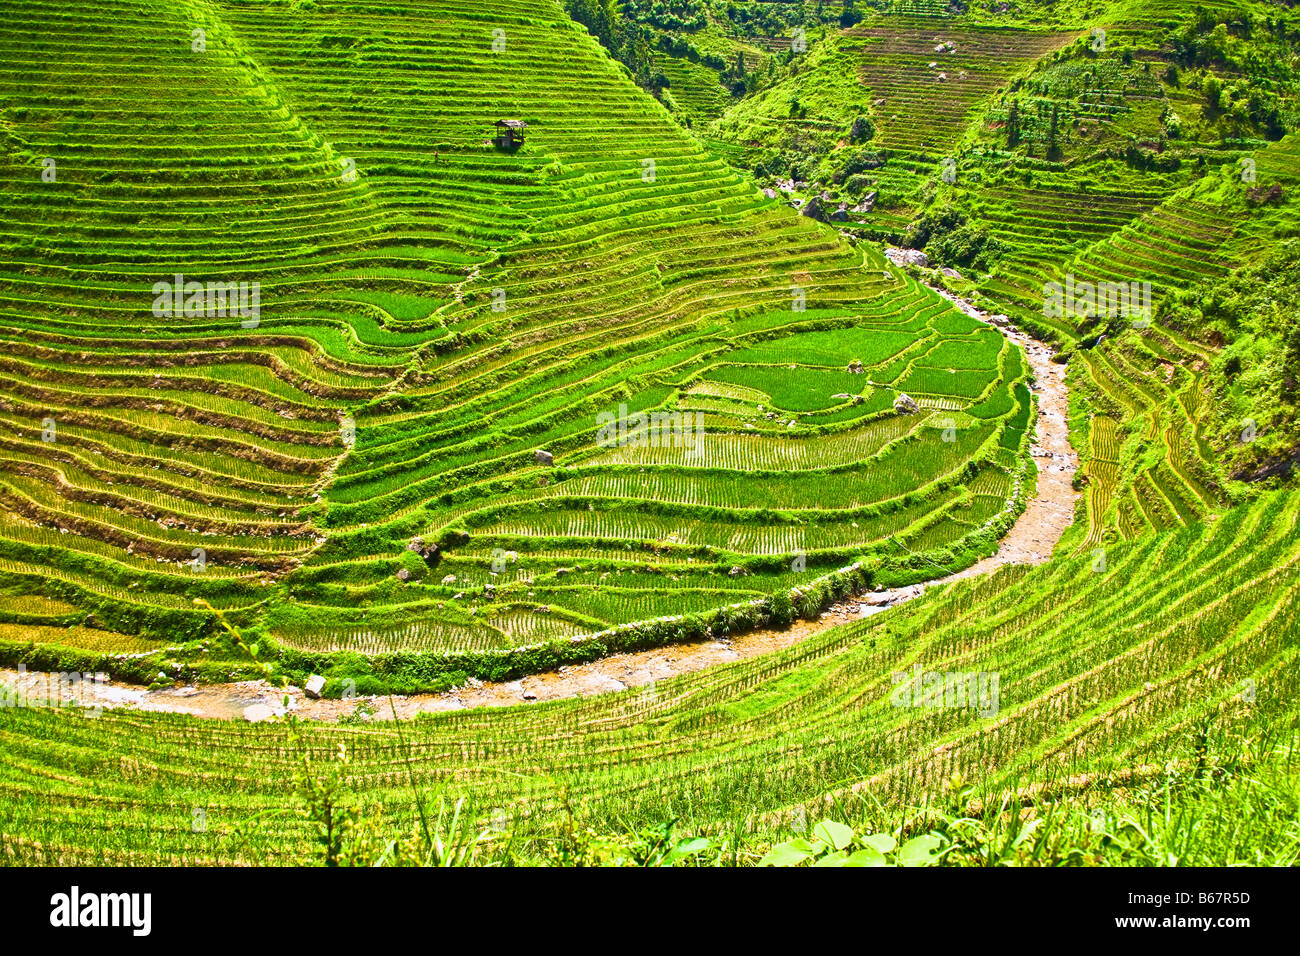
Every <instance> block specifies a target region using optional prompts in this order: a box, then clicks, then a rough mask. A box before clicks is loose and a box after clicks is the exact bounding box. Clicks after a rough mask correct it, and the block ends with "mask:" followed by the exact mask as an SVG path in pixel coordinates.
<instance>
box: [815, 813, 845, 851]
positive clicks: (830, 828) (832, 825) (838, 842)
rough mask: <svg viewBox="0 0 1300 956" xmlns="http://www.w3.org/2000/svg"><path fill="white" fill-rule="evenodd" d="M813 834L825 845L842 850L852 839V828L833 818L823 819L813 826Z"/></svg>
mask: <svg viewBox="0 0 1300 956" xmlns="http://www.w3.org/2000/svg"><path fill="white" fill-rule="evenodd" d="M813 836H815V837H816V838H817V839H819V840H821V841H822V842H823V843H825V844H826V845H827V846H830V847H833V848H834V849H836V850H842V849H844V848H845V847H846V846H848V845H849V843H851V842H852V841H853V830H852V829H851V828H849V827H846V826H845V825H844V824H842V823H836V822H835V821H834V820H823V821H822V822H821V823H819V824H817V825H816V826H815V827H813Z"/></svg>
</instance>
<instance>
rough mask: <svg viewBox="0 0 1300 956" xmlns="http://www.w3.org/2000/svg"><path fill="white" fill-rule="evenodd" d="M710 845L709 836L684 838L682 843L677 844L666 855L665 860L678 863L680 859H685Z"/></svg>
mask: <svg viewBox="0 0 1300 956" xmlns="http://www.w3.org/2000/svg"><path fill="white" fill-rule="evenodd" d="M709 846H710V843H709V840H708V838H707V837H696V838H695V839H693V840H683V841H682V842H681V843H679V844H677V846H675V847H673V849H672V851H671V852H670V853H669V854H668V855H667V856H666V857H664V862H665V863H676V862H677V861H678V860H684V859H686V858H687V857H688V856H694V855H695V854H697V853H700V852H702V851H704V850H707V849H708V848H709Z"/></svg>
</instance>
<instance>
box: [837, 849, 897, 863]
mask: <svg viewBox="0 0 1300 956" xmlns="http://www.w3.org/2000/svg"><path fill="white" fill-rule="evenodd" d="M844 865H845V866H888V865H889V861H888V860H886V859H885V857H884V854H882V853H881V852H880V851H879V850H877V849H875V848H874V847H866V848H864V849H861V850H858V851H857V852H856V853H852V854H850V855H849V857H848V858H847V859H846V860H845V861H844Z"/></svg>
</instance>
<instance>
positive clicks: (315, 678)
mask: <svg viewBox="0 0 1300 956" xmlns="http://www.w3.org/2000/svg"><path fill="white" fill-rule="evenodd" d="M302 689H303V693H305V694H306V695H307V696H308V697H310V698H311V699H312V700H320V692H321V691H323V690H324V689H325V678H324V677H321V676H320V675H319V674H312V675H311V676H310V677H308V678H307V683H306V684H304V685H303V688H302Z"/></svg>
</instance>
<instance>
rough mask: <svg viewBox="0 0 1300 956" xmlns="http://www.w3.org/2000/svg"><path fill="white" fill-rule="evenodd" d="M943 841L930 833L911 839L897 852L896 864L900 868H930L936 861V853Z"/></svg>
mask: <svg viewBox="0 0 1300 956" xmlns="http://www.w3.org/2000/svg"><path fill="white" fill-rule="evenodd" d="M942 843H943V841H942V840H940V839H939V838H938V837H937V836H935V835H934V834H932V833H927V834H926V835H925V836H919V837H912V839H910V840H908V841H907V842H906V843H904V844H903V846H902V848H901V849H899V851H898V862H899V863H900V864H901V865H902V866H930V865H931V864H932V863H934V862H935V860H936V859H937V856H936V851H937V850H938V849H939V847H940V846H941V845H942Z"/></svg>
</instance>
